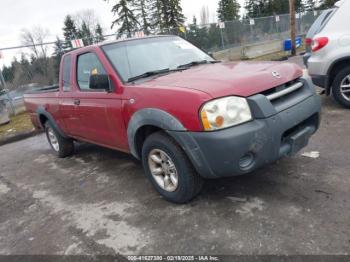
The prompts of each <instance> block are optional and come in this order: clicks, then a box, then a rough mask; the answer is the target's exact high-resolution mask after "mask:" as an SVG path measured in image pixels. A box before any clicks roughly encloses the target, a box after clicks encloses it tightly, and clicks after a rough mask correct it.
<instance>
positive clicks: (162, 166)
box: [148, 149, 179, 192]
mask: <svg viewBox="0 0 350 262" xmlns="http://www.w3.org/2000/svg"><path fill="white" fill-rule="evenodd" d="M148 165H149V168H150V171H151V174H152V176H153V178H154V180H155V181H156V182H157V184H158V185H159V186H160V187H161V188H162V189H164V190H165V191H168V192H174V191H175V190H176V189H177V187H178V185H179V177H178V174H177V170H176V167H175V164H174V162H173V161H172V159H171V158H170V157H169V156H168V155H167V154H166V153H165V152H164V151H162V150H160V149H153V150H152V151H151V152H150V153H149V155H148Z"/></svg>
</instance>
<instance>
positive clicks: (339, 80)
mask: <svg viewBox="0 0 350 262" xmlns="http://www.w3.org/2000/svg"><path fill="white" fill-rule="evenodd" d="M344 85H346V86H347V85H349V88H348V87H344ZM332 91H333V96H334V98H335V100H336V101H337V102H338V103H340V104H341V105H343V106H345V107H347V108H349V109H350V67H346V68H344V69H343V70H341V71H340V72H339V73H338V74H337V75H336V77H335V79H334V81H333V85H332ZM344 91H348V92H349V93H344Z"/></svg>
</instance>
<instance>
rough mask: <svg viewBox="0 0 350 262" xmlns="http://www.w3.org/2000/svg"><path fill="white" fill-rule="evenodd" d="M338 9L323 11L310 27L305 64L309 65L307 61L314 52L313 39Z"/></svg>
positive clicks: (306, 39) (306, 41) (307, 36)
mask: <svg viewBox="0 0 350 262" xmlns="http://www.w3.org/2000/svg"><path fill="white" fill-rule="evenodd" d="M335 10H336V9H327V10H324V11H322V13H321V14H320V15H319V17H317V19H316V21H315V22H314V23H313V24H312V26H311V27H310V29H309V31H308V33H307V34H306V38H305V51H306V52H305V55H304V56H303V59H304V64H305V66H307V62H308V60H309V58H310V57H311V54H312V40H313V38H314V36H315V35H316V34H318V33H319V32H320V30H321V29H322V28H323V26H324V25H325V24H326V23H327V22H328V20H329V19H330V18H331V17H332V14H333V13H334V12H335Z"/></svg>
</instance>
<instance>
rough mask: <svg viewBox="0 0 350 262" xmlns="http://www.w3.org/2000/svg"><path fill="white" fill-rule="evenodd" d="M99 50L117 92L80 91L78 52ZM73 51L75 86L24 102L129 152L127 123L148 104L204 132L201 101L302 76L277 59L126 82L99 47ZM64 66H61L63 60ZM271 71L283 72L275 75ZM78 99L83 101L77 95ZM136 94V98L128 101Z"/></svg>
mask: <svg viewBox="0 0 350 262" xmlns="http://www.w3.org/2000/svg"><path fill="white" fill-rule="evenodd" d="M86 52H93V53H95V54H96V55H97V56H98V58H99V59H100V61H101V63H102V64H103V66H104V68H105V69H106V71H107V73H108V74H109V76H110V78H111V81H112V82H113V85H114V87H115V91H113V92H112V93H108V92H100V91H98V92H97V91H96V92H95V91H94V92H82V91H80V90H79V88H78V86H77V81H76V63H77V56H78V55H80V54H83V53H86ZM70 54H71V55H72V64H73V66H72V72H71V77H72V91H70V92H63V90H62V83H63V82H62V76H60V83H59V91H58V92H47V93H37V94H27V95H25V104H26V107H27V109H28V111H29V113H30V115H31V118H32V121H33V123H34V125H35V126H36V127H40V123H39V120H38V117H37V114H36V110H37V108H38V106H43V107H44V108H45V109H46V110H47V111H48V112H49V113H50V114H51V115H52V116H53V118H54V120H55V121H56V123H57V125H58V126H59V127H60V128H61V129H62V131H63V132H64V133H65V134H66V135H67V136H69V137H73V138H75V139H77V140H83V141H88V142H91V143H94V144H98V145H102V146H105V147H109V148H113V149H117V150H121V151H124V152H129V145H128V139H127V127H128V122H129V120H130V118H131V117H132V115H133V114H134V113H135V112H137V111H138V110H141V109H144V108H156V109H160V110H163V111H166V112H167V113H169V114H171V115H172V116H174V117H175V118H177V119H178V120H179V121H180V122H181V123H182V125H183V126H184V127H185V128H186V129H187V130H189V131H193V132H201V131H203V129H202V125H201V122H200V119H199V110H200V108H201V106H202V105H203V104H204V103H205V102H207V101H209V100H212V99H214V98H218V97H224V96H230V95H236V96H242V97H248V96H251V95H254V94H258V93H261V92H263V91H265V90H267V89H270V88H273V87H276V86H279V85H282V84H284V83H286V82H288V81H291V80H293V79H296V78H298V77H301V76H302V70H301V68H299V67H298V66H297V65H294V64H286V63H283V64H282V63H278V62H238V63H219V64H206V65H200V66H196V67H193V68H191V69H188V70H185V71H181V72H175V73H171V74H168V75H164V76H157V77H155V78H153V79H151V80H144V81H139V84H131V83H127V84H124V83H123V82H122V81H121V80H120V79H119V77H118V75H117V74H116V73H115V71H114V69H113V67H112V66H111V64H110V62H109V61H108V59H107V58H106V56H105V54H104V53H103V51H102V50H101V48H100V46H91V47H87V48H82V49H79V50H76V51H74V52H71V53H70ZM61 71H62V65H61ZM271 71H278V72H279V73H280V74H281V75H282V76H283V77H282V78H275V77H273V76H272V75H271ZM75 99H79V100H80V105H75V104H74V100H75ZM130 99H134V100H135V103H130Z"/></svg>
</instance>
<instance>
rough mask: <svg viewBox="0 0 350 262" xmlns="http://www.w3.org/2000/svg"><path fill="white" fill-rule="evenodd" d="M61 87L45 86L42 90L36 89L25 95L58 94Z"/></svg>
mask: <svg viewBox="0 0 350 262" xmlns="http://www.w3.org/2000/svg"><path fill="white" fill-rule="evenodd" d="M58 91H59V86H58V85H52V86H44V87H41V88H36V89H33V90H30V91H27V92H26V93H25V95H27V94H42V93H52V92H58Z"/></svg>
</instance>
